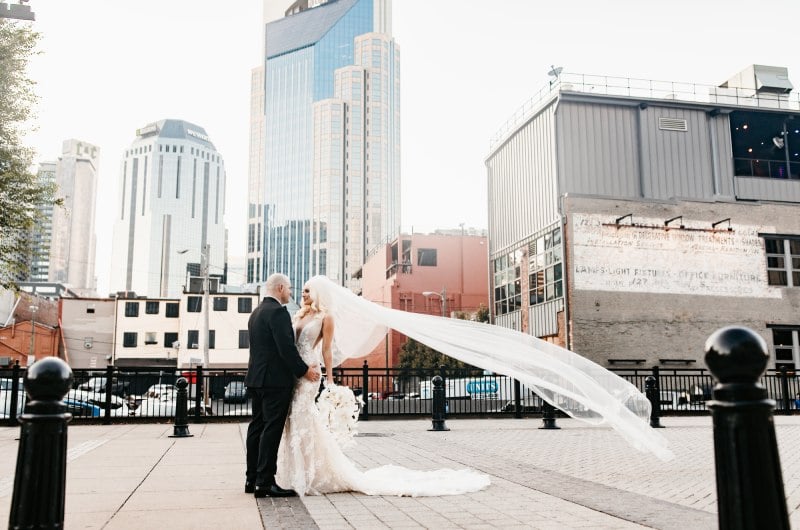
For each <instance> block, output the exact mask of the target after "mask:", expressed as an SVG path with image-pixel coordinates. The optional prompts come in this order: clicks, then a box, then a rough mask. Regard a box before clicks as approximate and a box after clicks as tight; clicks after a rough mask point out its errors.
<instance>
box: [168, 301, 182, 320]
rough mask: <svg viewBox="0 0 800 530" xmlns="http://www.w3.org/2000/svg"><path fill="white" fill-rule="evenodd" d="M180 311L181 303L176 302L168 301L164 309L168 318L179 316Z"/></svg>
mask: <svg viewBox="0 0 800 530" xmlns="http://www.w3.org/2000/svg"><path fill="white" fill-rule="evenodd" d="M179 312H180V304H178V303H176V302H167V308H166V310H165V311H164V313H165V316H166V317H167V318H178V313H179Z"/></svg>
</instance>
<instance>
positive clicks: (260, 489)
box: [253, 484, 297, 499]
mask: <svg viewBox="0 0 800 530" xmlns="http://www.w3.org/2000/svg"><path fill="white" fill-rule="evenodd" d="M253 495H255V497H256V498H257V499H260V498H262V497H296V496H297V492H296V491H294V490H288V489H283V488H282V487H280V486H278V485H277V484H271V485H269V486H267V485H264V486H261V485H259V484H256V486H255V491H253Z"/></svg>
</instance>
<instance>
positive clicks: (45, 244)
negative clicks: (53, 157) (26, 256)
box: [26, 162, 56, 282]
mask: <svg viewBox="0 0 800 530" xmlns="http://www.w3.org/2000/svg"><path fill="white" fill-rule="evenodd" d="M36 177H37V178H38V179H39V182H40V183H42V184H46V185H52V184H55V182H56V163H55V162H42V163H40V164H39V170H38V171H37V172H36ZM36 209H37V210H38V219H37V222H36V226H34V227H33V228H32V229H31V232H30V241H31V257H30V260H29V262H28V263H29V264H30V266H29V269H28V274H27V277H26V281H29V282H46V281H47V279H48V271H49V269H50V245H51V242H52V240H53V204H52V203H45V204H37V205H36Z"/></svg>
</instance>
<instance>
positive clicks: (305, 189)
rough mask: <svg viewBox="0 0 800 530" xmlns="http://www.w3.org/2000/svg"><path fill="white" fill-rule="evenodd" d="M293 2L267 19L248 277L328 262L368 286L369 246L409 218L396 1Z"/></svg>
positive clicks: (256, 117) (331, 272)
mask: <svg viewBox="0 0 800 530" xmlns="http://www.w3.org/2000/svg"><path fill="white" fill-rule="evenodd" d="M317 4H319V5H317ZM287 13H289V14H287V16H285V17H284V18H280V19H278V20H275V21H272V22H268V23H266V26H265V51H264V64H263V66H262V67H259V68H257V69H255V70H254V73H253V90H254V93H253V97H252V98H251V109H252V118H251V119H252V122H251V166H250V186H249V203H250V204H249V211H248V224H249V226H248V263H247V277H248V281H250V282H258V281H263V280H264V279H265V278H266V277H267V276H268V275H269V274H271V273H273V272H283V273H286V274H288V275H289V276H290V277H291V278H292V281H293V282H295V283H296V284H298V285H301V284H302V282H304V281H305V280H306V279H308V278H309V277H310V276H312V275H314V274H325V275H327V276H328V277H330V278H331V279H332V280H334V281H335V282H337V283H339V284H341V285H346V286H349V287H351V288H353V289H356V290H357V289H358V279H357V271H358V270H359V269H360V267H361V265H362V264H363V263H364V261H365V258H366V256H367V253H368V252H369V250H370V249H372V248H373V247H375V246H377V245H379V244H380V243H381V242H383V241H384V240H386V239H388V238H389V237H391V236H393V235H395V234H397V232H398V230H399V227H400V119H399V112H400V88H399V87H400V73H399V70H400V67H399V50H398V47H397V45H396V44H395V42H394V40H393V38H392V36H391V2H390V0H331V1H328V2H324V3H320V2H314V1H311V2H308V1H304V0H301V1H299V2H295V3H294V4H293V5H291V6H289V8H288V9H287ZM262 109H263V110H262ZM296 295H297V296H298V297H299V290H298V291H297V293H296Z"/></svg>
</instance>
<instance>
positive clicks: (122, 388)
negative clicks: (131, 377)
mask: <svg viewBox="0 0 800 530" xmlns="http://www.w3.org/2000/svg"><path fill="white" fill-rule="evenodd" d="M106 380H107V379H106V378H105V377H92V378H90V379H89V380H88V381H87V382H85V383H83V384H81V385H78V389H79V390H85V391H88V392H103V393H105V391H106ZM129 386H130V382H128V381H119V380H118V379H116V378H113V379H112V380H111V393H112V394H114V395H115V396H125V395H127V394H128V387H129Z"/></svg>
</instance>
